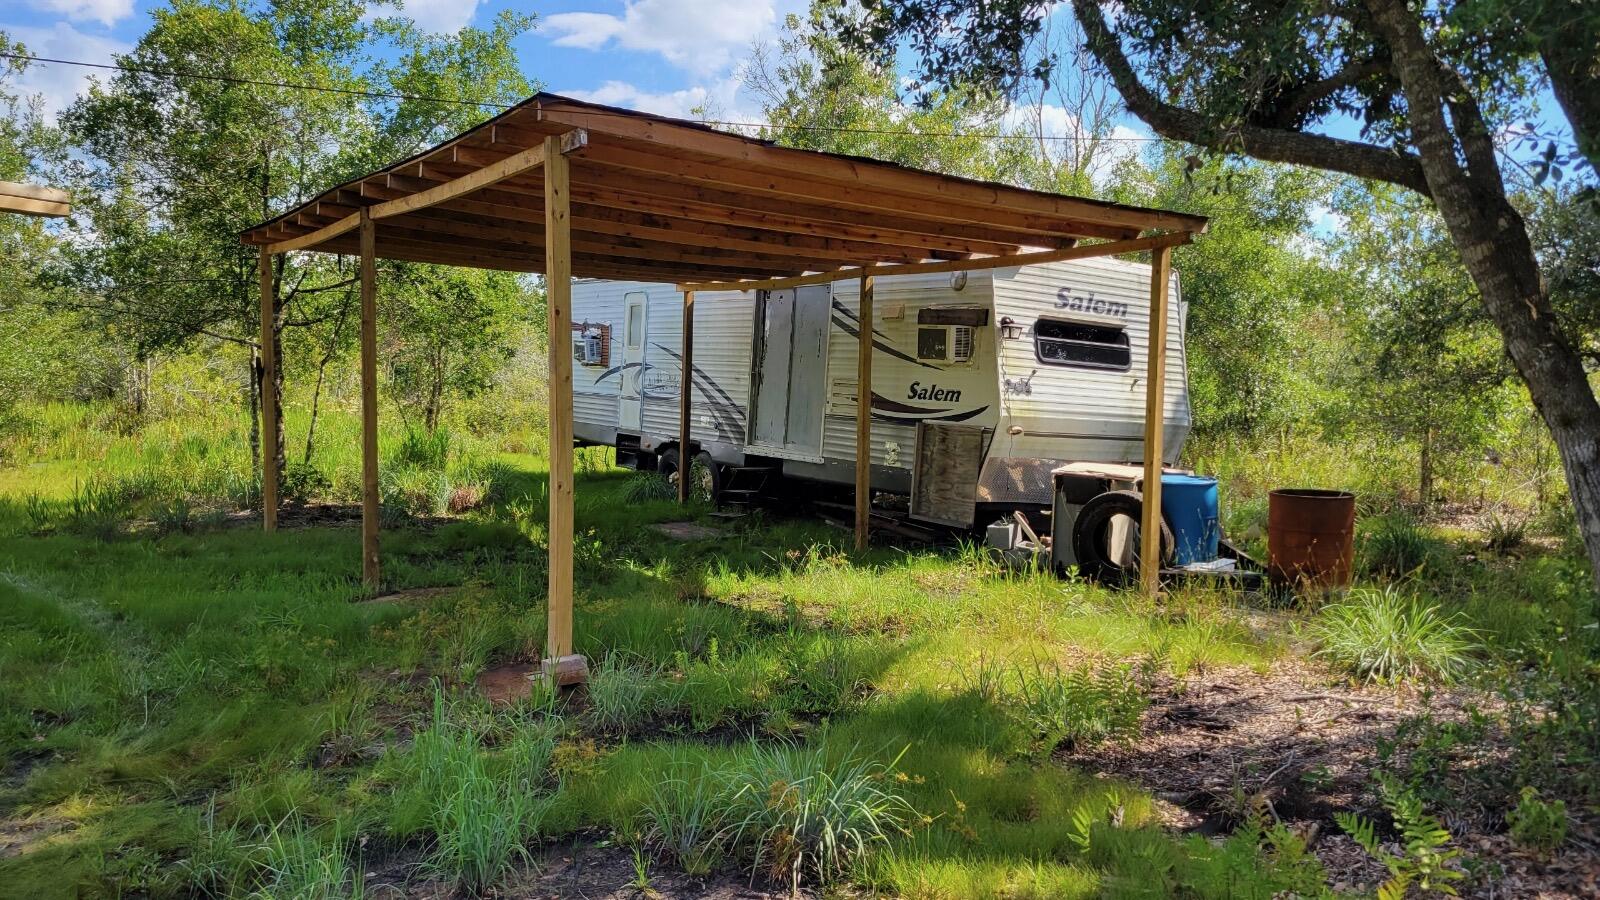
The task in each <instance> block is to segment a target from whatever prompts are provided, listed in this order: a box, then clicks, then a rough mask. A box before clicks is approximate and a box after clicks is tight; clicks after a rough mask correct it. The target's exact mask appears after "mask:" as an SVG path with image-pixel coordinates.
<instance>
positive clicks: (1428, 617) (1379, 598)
mask: <svg viewBox="0 0 1600 900" xmlns="http://www.w3.org/2000/svg"><path fill="white" fill-rule="evenodd" d="M1311 634H1312V636H1313V638H1314V639H1315V640H1316V642H1317V644H1318V645H1319V647H1318V649H1317V651H1316V653H1317V655H1318V656H1321V657H1324V658H1326V659H1328V660H1331V661H1332V662H1334V663H1336V664H1337V665H1340V666H1343V667H1344V668H1346V669H1349V670H1350V671H1351V672H1353V673H1354V674H1356V675H1358V676H1360V677H1362V678H1364V679H1367V680H1369V681H1377V682H1384V683H1391V684H1392V683H1395V682H1398V681H1403V680H1409V679H1432V680H1436V681H1440V682H1444V683H1450V682H1454V681H1456V680H1458V679H1459V678H1460V677H1461V676H1462V675H1463V674H1465V673H1466V671H1467V670H1468V668H1469V667H1470V665H1471V656H1472V653H1473V651H1474V650H1475V649H1476V647H1477V644H1476V643H1475V637H1476V633H1475V632H1474V631H1473V630H1472V629H1470V628H1467V627H1466V626H1464V625H1461V624H1460V623H1459V622H1457V621H1456V619H1455V618H1454V617H1446V616H1444V615H1442V614H1441V613H1440V612H1439V608H1438V607H1437V606H1424V605H1422V603H1421V602H1419V601H1417V600H1416V599H1414V598H1410V597H1406V596H1404V595H1403V594H1401V593H1400V591H1398V590H1396V589H1395V588H1394V587H1393V586H1392V585H1391V586H1388V587H1385V588H1384V589H1383V590H1374V589H1371V588H1362V589H1357V590H1355V591H1352V592H1351V593H1350V596H1349V598H1348V599H1346V600H1345V601H1344V602H1343V603H1337V604H1334V605H1331V606H1327V607H1325V608H1323V610H1322V612H1321V614H1320V616H1319V617H1318V619H1317V621H1316V622H1315V623H1314V624H1313V625H1312V627H1311Z"/></svg>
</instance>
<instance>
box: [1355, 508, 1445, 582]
mask: <svg viewBox="0 0 1600 900" xmlns="http://www.w3.org/2000/svg"><path fill="white" fill-rule="evenodd" d="M1357 546H1358V549H1359V550H1360V552H1361V567H1362V568H1363V569H1364V570H1366V571H1367V572H1368V573H1369V574H1371V575H1375V576H1379V577H1384V578H1403V577H1405V576H1407V575H1410V574H1412V573H1414V572H1416V570H1418V569H1420V568H1421V567H1422V566H1423V565H1425V564H1426V563H1427V561H1428V557H1429V556H1430V555H1431V554H1432V551H1433V545H1432V542H1431V541H1429V539H1428V535H1427V532H1425V531H1424V530H1423V528H1422V523H1420V522H1418V521H1417V520H1416V518H1415V517H1413V516H1409V515H1406V514H1405V513H1389V514H1388V515H1384V516H1379V517H1377V518H1376V519H1375V520H1372V521H1370V522H1368V523H1366V524H1365V527H1364V529H1363V532H1362V534H1361V536H1360V538H1359V542H1358V545H1357Z"/></svg>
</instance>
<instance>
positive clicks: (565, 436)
mask: <svg viewBox="0 0 1600 900" xmlns="http://www.w3.org/2000/svg"><path fill="white" fill-rule="evenodd" d="M544 150H545V161H544V166H545V181H544V184H545V196H544V215H545V225H544V236H545V276H544V277H545V308H546V310H547V311H548V312H547V317H548V318H547V323H546V324H547V329H546V331H545V334H548V335H563V334H568V333H569V331H570V329H571V322H572V243H571V236H570V230H569V225H570V223H569V220H568V217H569V215H570V210H569V209H568V204H569V202H570V194H569V191H568V188H569V184H568V180H567V175H568V163H567V158H566V157H565V156H563V155H562V154H561V144H560V138H557V137H551V138H547V139H546V140H545V143H544ZM546 343H547V344H548V345H549V352H550V356H549V363H550V386H549V390H550V404H549V409H550V426H549V431H550V447H549V454H548V456H549V461H550V490H549V494H550V520H549V521H550V524H549V542H550V565H549V569H550V582H549V616H550V619H549V627H548V629H547V630H546V632H545V654H546V656H547V657H548V662H547V666H549V667H551V668H554V667H556V666H557V665H559V662H560V660H561V659H562V658H563V657H566V656H570V655H571V654H572V524H573V510H572V504H573V484H572V477H573V476H572V347H571V344H570V343H569V342H567V341H563V340H559V339H556V338H554V337H553V338H552V339H551V340H549V341H546Z"/></svg>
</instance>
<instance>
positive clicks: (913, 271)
mask: <svg viewBox="0 0 1600 900" xmlns="http://www.w3.org/2000/svg"><path fill="white" fill-rule="evenodd" d="M1193 240H1194V233H1193V232H1190V231H1172V232H1167V233H1166V234H1158V235H1152V236H1151V237H1142V238H1130V239H1128V240H1125V241H1107V242H1106V243H1103V244H1084V245H1080V246H1077V247H1072V248H1068V249H1065V250H1044V251H1040V252H1038V253H1018V254H1015V255H1012V256H986V257H983V258H981V259H957V260H950V261H947V262H930V263H909V264H907V265H900V266H869V267H866V268H865V269H863V268H862V267H861V266H852V267H850V268H841V269H834V270H832V271H827V272H816V273H813V274H810V275H798V276H794V277H790V278H766V279H761V280H756V281H713V282H680V283H679V284H678V290H680V291H755V290H762V291H777V290H784V289H786V288H793V287H801V286H803V285H807V284H827V283H830V282H834V281H839V280H842V279H845V278H854V277H857V276H859V275H861V274H862V272H863V271H865V272H867V273H868V274H871V275H873V276H874V277H879V276H882V277H889V276H894V275H929V274H935V273H939V272H977V271H982V270H984V269H1007V268H1010V267H1012V266H1026V265H1034V264H1038V263H1048V262H1062V261H1065V260H1069V259H1091V258H1093V257H1097V256H1117V255H1120V254H1123V253H1137V252H1139V251H1141V250H1153V249H1155V248H1157V247H1177V246H1181V245H1183V244H1187V243H1189V242H1191V241H1193Z"/></svg>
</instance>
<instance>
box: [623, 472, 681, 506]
mask: <svg viewBox="0 0 1600 900" xmlns="http://www.w3.org/2000/svg"><path fill="white" fill-rule="evenodd" d="M676 499H678V488H677V485H674V484H673V483H672V482H670V481H668V480H667V479H665V478H662V477H661V476H660V475H657V474H655V473H654V472H635V473H633V474H632V475H630V476H628V483H627V485H626V486H625V487H624V488H623V490H622V500H623V502H625V503H630V504H632V503H651V502H654V501H657V500H676Z"/></svg>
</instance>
